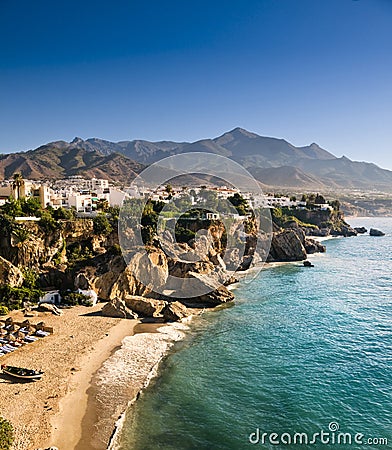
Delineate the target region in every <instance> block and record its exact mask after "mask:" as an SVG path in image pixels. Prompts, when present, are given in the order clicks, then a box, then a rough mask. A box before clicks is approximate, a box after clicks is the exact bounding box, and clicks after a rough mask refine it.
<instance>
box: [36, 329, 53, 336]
mask: <svg viewBox="0 0 392 450" xmlns="http://www.w3.org/2000/svg"><path fill="white" fill-rule="evenodd" d="M49 334H50V333H48V332H47V331H42V330H38V331H37V332H36V333H35V335H36V336H39V337H45V336H49Z"/></svg>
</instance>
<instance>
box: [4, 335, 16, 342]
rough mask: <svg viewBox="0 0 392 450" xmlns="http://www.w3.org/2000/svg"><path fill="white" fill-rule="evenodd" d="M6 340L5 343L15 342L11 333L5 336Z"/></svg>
mask: <svg viewBox="0 0 392 450" xmlns="http://www.w3.org/2000/svg"><path fill="white" fill-rule="evenodd" d="M5 338H6V339H7V341H10V342H11V341H12V342H15V341H16V337H15V336H14V335H13V334H12V333H8V334H7V336H6V337H5Z"/></svg>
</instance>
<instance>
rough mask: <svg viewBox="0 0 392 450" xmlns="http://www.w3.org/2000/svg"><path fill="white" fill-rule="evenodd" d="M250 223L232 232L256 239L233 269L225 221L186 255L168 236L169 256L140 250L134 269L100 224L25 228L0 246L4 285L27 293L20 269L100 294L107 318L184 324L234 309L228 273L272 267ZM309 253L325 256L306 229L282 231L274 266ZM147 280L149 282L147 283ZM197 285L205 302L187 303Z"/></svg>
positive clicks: (276, 236) (235, 258)
mask: <svg viewBox="0 0 392 450" xmlns="http://www.w3.org/2000/svg"><path fill="white" fill-rule="evenodd" d="M246 222H247V223H246V224H244V223H242V222H241V221H237V222H236V221H233V222H232V223H231V225H230V230H229V233H230V235H231V236H234V237H236V238H238V239H241V238H242V239H243V237H244V236H243V230H244V226H245V228H246V229H247V233H248V234H247V237H246V240H245V254H244V255H243V256H242V257H240V256H239V254H238V252H235V251H233V253H232V254H231V255H230V258H229V259H227V258H225V261H226V262H227V261H229V265H232V266H233V267H226V266H227V264H226V263H225V262H224V261H223V255H224V253H225V248H226V239H227V236H226V232H225V228H224V226H223V224H222V223H220V222H219V221H213V222H211V223H210V224H209V228H208V231H209V233H208V236H201V237H200V236H199V238H198V239H196V240H191V241H190V242H189V244H185V243H183V244H180V245H179V246H177V250H178V248H180V255H179V254H178V253H176V251H175V250H174V247H173V241H172V238H170V236H166V237H167V240H166V241H165V242H164V246H163V248H165V252H164V251H163V250H162V249H161V248H160V247H161V245H162V242H161V243H155V244H154V245H152V246H151V247H149V248H148V249H147V253H146V252H145V251H140V250H138V249H135V251H134V254H133V256H132V258H131V260H130V262H129V264H128V265H126V264H125V262H124V259H123V257H122V256H121V254H120V250H119V246H118V235H117V231H116V230H115V231H113V232H111V233H110V234H108V235H97V234H94V223H93V221H92V220H86V219H80V220H73V221H64V222H60V225H58V224H57V225H58V226H56V227H55V228H53V229H52V230H51V231H48V230H46V231H44V230H43V229H42V228H41V227H40V226H39V225H37V223H31V222H27V223H24V224H23V225H20V227H23V229H24V230H25V233H24V237H23V239H21V235H20V233H19V237H18V236H17V234H14V233H13V232H12V231H11V232H5V233H3V234H2V236H1V238H0V279H1V281H2V282H3V283H7V284H10V285H12V286H20V285H21V284H22V282H23V274H22V272H21V270H20V269H19V268H30V269H33V270H35V271H37V272H38V273H39V274H40V285H41V287H42V288H45V287H49V286H50V287H56V288H59V289H67V288H68V289H77V288H81V289H94V290H95V291H96V292H97V294H98V297H99V298H100V299H102V300H106V301H109V302H110V303H109V304H108V306H107V307H105V310H104V312H105V314H108V315H114V316H120V317H136V316H144V317H156V316H160V317H162V316H163V317H165V318H166V319H167V320H172V319H173V318H174V317H177V318H181V317H183V316H184V315H187V314H189V310H188V308H195V307H196V308H199V307H202V308H204V307H215V306H217V305H220V304H223V303H227V302H230V301H232V300H233V299H234V296H233V294H232V293H231V292H230V291H229V290H228V289H227V288H226V287H225V286H226V285H227V284H230V283H232V282H234V281H235V280H234V279H233V278H232V277H230V276H228V272H227V271H226V269H237V268H238V267H240V268H241V269H242V270H245V269H247V268H248V267H249V266H250V264H251V262H252V260H253V259H256V260H257V261H261V260H265V259H266V256H267V255H259V254H257V253H256V251H255V249H256V244H257V234H256V232H255V224H254V223H252V221H251V220H249V219H248V220H247V221H246ZM307 251H308V252H311V251H323V248H322V246H318V244H317V243H315V242H314V241H311V240H309V239H308V238H307V237H306V236H305V233H304V232H303V230H302V229H301V228H300V227H298V226H297V227H293V228H291V229H286V230H282V229H276V230H275V232H274V233H273V238H272V245H271V250H270V254H269V257H268V261H300V260H304V259H306V254H307ZM194 257H196V259H195V258H194ZM229 275H230V274H229ZM173 277H176V280H177V281H176V283H175V285H173V284H172V281H171V280H173ZM143 279H144V280H146V279H147V280H148V282H145V283H142V282H141V281H140V280H143ZM181 280H184V281H183V282H182V281H181ZM1 281H0V282H1ZM182 285H183V286H182ZM189 285H191V286H193V287H196V288H197V289H195V292H196V294H197V292H201V294H199V295H197V296H195V297H193V296H192V294H193V291H191V292H188V293H187V294H186V295H185V294H184V289H185V286H189ZM166 292H167V293H170V294H166ZM204 292H205V293H204ZM184 297H187V298H186V299H185V298H184ZM143 299H144V300H143Z"/></svg>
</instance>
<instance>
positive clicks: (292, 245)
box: [267, 228, 306, 262]
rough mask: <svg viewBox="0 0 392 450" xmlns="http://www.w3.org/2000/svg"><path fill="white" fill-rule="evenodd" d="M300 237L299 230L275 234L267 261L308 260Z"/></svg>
mask: <svg viewBox="0 0 392 450" xmlns="http://www.w3.org/2000/svg"><path fill="white" fill-rule="evenodd" d="M301 239H302V234H301V237H300V236H298V232H297V230H294V229H290V228H289V229H285V230H283V231H279V232H275V233H274V234H273V237H272V241H271V249H270V254H269V256H268V259H267V261H268V262H272V261H303V260H305V259H306V250H305V247H304V245H303V244H302V242H301Z"/></svg>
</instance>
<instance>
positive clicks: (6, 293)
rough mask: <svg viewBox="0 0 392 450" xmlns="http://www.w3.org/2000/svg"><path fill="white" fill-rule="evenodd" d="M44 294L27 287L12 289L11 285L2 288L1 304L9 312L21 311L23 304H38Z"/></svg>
mask: <svg viewBox="0 0 392 450" xmlns="http://www.w3.org/2000/svg"><path fill="white" fill-rule="evenodd" d="M42 295H43V292H42V291H41V290H39V289H30V288H27V287H20V288H18V287H11V286H10V285H9V284H4V285H3V286H0V303H2V305H3V306H6V307H7V308H8V309H9V310H12V309H21V308H22V307H23V302H27V301H28V302H32V303H37V302H38V300H39V298H40V297H41V296H42Z"/></svg>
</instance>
